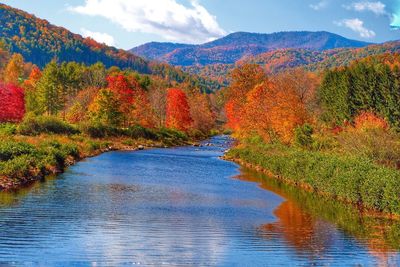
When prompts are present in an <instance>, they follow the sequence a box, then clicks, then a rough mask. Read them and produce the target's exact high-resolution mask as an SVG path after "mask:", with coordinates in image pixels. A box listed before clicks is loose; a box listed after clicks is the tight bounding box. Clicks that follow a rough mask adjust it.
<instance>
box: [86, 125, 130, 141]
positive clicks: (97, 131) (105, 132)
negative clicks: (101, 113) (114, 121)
mask: <svg viewBox="0 0 400 267" xmlns="http://www.w3.org/2000/svg"><path fill="white" fill-rule="evenodd" d="M80 129H81V131H82V132H83V133H84V134H86V135H88V136H90V137H92V138H105V137H117V136H122V135H123V131H122V130H120V129H118V128H116V127H112V126H106V125H104V124H101V123H95V124H90V123H87V124H82V125H81V126H80Z"/></svg>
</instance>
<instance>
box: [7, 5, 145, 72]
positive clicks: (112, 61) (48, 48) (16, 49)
mask: <svg viewBox="0 0 400 267" xmlns="http://www.w3.org/2000/svg"><path fill="white" fill-rule="evenodd" d="M0 24H1V25H2V26H1V28H0V40H1V41H3V42H4V43H5V44H6V45H7V46H8V47H9V50H10V52H12V53H20V54H22V55H23V56H24V58H25V60H27V61H29V62H33V63H35V64H36V65H38V66H40V67H43V66H44V65H46V64H47V63H49V62H50V61H51V60H52V59H53V58H57V59H58V60H59V61H61V62H63V61H76V62H80V63H85V64H89V65H90V64H94V63H96V62H102V63H103V64H104V65H106V66H107V67H111V66H118V67H120V68H128V67H129V68H132V69H134V70H137V71H139V72H142V73H147V72H149V66H148V62H147V61H145V60H144V59H142V58H140V57H138V56H135V55H133V54H131V53H128V52H126V51H124V50H122V49H117V48H114V47H110V46H107V45H104V44H100V43H98V42H96V41H94V40H93V39H91V38H83V37H82V36H81V35H78V34H74V33H71V32H70V31H68V30H67V29H65V28H62V27H57V26H54V25H52V24H50V23H49V22H48V21H46V20H43V19H39V18H37V17H35V16H34V15H31V14H28V13H26V12H24V11H22V10H18V9H15V8H12V7H10V6H7V5H4V4H0Z"/></svg>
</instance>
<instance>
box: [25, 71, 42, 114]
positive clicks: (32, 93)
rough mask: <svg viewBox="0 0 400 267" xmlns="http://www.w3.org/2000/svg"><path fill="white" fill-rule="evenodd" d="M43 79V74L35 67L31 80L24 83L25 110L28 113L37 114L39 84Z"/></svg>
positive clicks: (30, 76)
mask: <svg viewBox="0 0 400 267" xmlns="http://www.w3.org/2000/svg"><path fill="white" fill-rule="evenodd" d="M41 77H42V72H41V71H40V69H39V68H38V67H37V66H33V68H32V71H31V74H30V75H29V78H28V79H27V80H25V81H24V85H23V86H24V89H25V109H26V112H33V113H36V112H37V109H38V105H39V103H38V99H37V84H38V82H39V80H40V78H41Z"/></svg>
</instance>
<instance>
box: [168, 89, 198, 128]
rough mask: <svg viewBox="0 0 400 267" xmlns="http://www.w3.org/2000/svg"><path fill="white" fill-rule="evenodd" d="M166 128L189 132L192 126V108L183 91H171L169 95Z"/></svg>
mask: <svg viewBox="0 0 400 267" xmlns="http://www.w3.org/2000/svg"><path fill="white" fill-rule="evenodd" d="M166 108H167V111H166V116H167V117H166V126H167V127H168V128H172V129H176V130H180V131H188V130H189V129H190V128H191V125H192V122H193V120H192V118H191V117H190V107H189V104H188V100H187V97H186V94H185V92H184V91H182V90H181V89H174V88H173V89H169V90H168V94H167V106H166Z"/></svg>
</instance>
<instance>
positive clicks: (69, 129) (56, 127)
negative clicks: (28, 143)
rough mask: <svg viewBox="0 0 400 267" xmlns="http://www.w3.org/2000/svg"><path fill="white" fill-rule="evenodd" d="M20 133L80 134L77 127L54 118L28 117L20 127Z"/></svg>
mask: <svg viewBox="0 0 400 267" xmlns="http://www.w3.org/2000/svg"><path fill="white" fill-rule="evenodd" d="M18 132H19V133H20V134H22V135H39V134H42V133H46V134H65V135H72V134H77V133H79V131H78V130H77V129H76V127H74V126H72V125H70V124H68V123H66V122H64V121H62V120H60V119H58V118H56V117H52V116H37V117H33V116H27V117H26V118H25V119H24V120H23V121H22V123H21V124H20V125H19V126H18Z"/></svg>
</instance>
